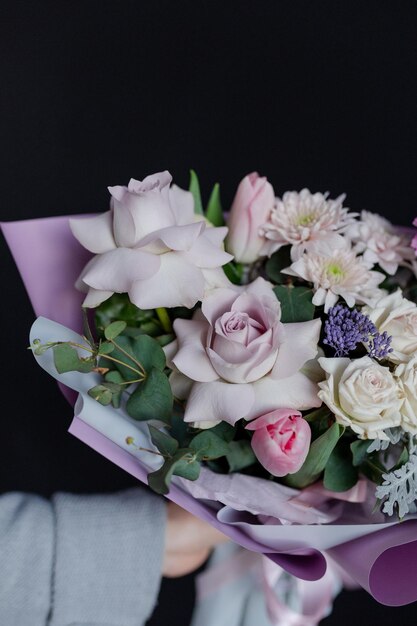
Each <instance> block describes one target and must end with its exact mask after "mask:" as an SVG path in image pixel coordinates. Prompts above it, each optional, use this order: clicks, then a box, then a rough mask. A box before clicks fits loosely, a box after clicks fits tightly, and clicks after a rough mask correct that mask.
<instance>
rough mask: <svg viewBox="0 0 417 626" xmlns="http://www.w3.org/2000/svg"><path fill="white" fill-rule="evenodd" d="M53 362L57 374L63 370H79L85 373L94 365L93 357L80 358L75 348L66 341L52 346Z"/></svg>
mask: <svg viewBox="0 0 417 626" xmlns="http://www.w3.org/2000/svg"><path fill="white" fill-rule="evenodd" d="M53 353H54V363H55V367H56V369H57V372H58V373H59V374H65V372H81V373H83V374H86V373H88V372H91V371H92V370H93V368H94V367H95V364H96V360H95V358H93V357H87V358H81V357H80V356H79V354H78V352H77V350H76V349H75V348H73V347H72V346H70V345H69V344H67V343H59V344H58V345H55V346H54V347H53Z"/></svg>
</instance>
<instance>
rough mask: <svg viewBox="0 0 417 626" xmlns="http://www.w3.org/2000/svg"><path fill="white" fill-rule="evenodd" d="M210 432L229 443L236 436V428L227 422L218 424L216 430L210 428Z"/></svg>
mask: <svg viewBox="0 0 417 626" xmlns="http://www.w3.org/2000/svg"><path fill="white" fill-rule="evenodd" d="M210 432H211V433H214V434H215V435H217V436H218V437H220V438H221V439H224V441H227V443H229V441H232V440H233V438H234V436H235V434H236V426H231V425H230V424H228V423H227V422H220V424H217V426H215V427H214V428H210Z"/></svg>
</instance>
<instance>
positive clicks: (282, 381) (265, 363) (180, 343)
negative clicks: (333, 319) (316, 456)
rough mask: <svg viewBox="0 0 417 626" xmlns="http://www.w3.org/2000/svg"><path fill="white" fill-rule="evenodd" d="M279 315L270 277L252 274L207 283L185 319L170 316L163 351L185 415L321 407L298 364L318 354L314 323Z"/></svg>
mask: <svg viewBox="0 0 417 626" xmlns="http://www.w3.org/2000/svg"><path fill="white" fill-rule="evenodd" d="M280 318H281V306H280V303H279V302H278V300H277V298H276V296H275V294H274V292H273V290H272V287H271V285H270V283H268V282H266V281H265V280H264V279H263V278H258V279H257V280H256V281H255V282H253V283H252V284H250V285H247V286H246V287H245V288H241V287H240V288H238V287H232V288H219V289H214V290H212V291H211V292H210V293H208V294H206V296H205V297H204V299H203V302H202V308H201V311H198V312H197V313H196V315H195V316H194V318H193V319H192V320H185V319H177V320H175V322H174V330H175V333H176V335H177V339H176V344H175V346H174V348H173V347H172V346H170V347H167V349H166V354H167V356H168V360H169V362H170V364H172V366H173V368H174V375H173V377H172V380H171V386H172V387H173V392H174V394H175V395H176V396H177V397H183V398H184V397H186V396H188V402H187V406H186V410H185V416H184V419H185V421H186V422H200V423H202V422H205V421H209V422H213V421H216V420H224V421H227V422H229V423H231V424H234V423H235V422H236V421H237V420H239V419H241V418H243V417H245V418H246V419H253V418H254V417H256V416H258V415H260V414H262V413H266V412H268V411H271V410H273V409H276V408H281V407H287V406H292V407H294V409H299V410H301V409H307V408H311V407H313V406H320V401H318V399H317V391H318V387H317V385H316V383H315V382H313V381H312V380H311V379H310V378H309V377H308V376H307V375H306V374H304V373H302V372H301V371H300V370H301V368H303V366H304V365H305V364H306V362H307V361H310V360H311V359H313V358H314V357H315V356H316V354H317V343H318V339H319V334H320V327H321V322H320V320H319V319H316V320H311V321H309V322H300V323H294V324H282V323H281V321H280ZM202 427H204V425H203V426H202Z"/></svg>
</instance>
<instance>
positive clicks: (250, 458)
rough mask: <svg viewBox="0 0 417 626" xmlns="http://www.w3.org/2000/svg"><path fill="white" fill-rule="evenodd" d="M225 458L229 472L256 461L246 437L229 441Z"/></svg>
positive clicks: (238, 470) (248, 465) (237, 470)
mask: <svg viewBox="0 0 417 626" xmlns="http://www.w3.org/2000/svg"><path fill="white" fill-rule="evenodd" d="M226 459H227V462H228V464H229V469H230V471H231V472H240V471H241V470H243V469H245V468H246V467H250V466H251V465H253V464H254V463H256V456H255V453H254V451H253V450H252V447H251V445H250V441H249V440H248V439H242V440H238V441H231V442H230V443H229V450H228V452H227V455H226Z"/></svg>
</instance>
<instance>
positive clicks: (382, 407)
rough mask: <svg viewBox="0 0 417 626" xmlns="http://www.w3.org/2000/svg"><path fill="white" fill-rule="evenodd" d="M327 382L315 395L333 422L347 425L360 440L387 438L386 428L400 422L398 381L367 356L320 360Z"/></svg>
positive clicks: (387, 370) (322, 383)
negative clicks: (328, 412) (329, 412)
mask: <svg viewBox="0 0 417 626" xmlns="http://www.w3.org/2000/svg"><path fill="white" fill-rule="evenodd" d="M319 363H320V365H321V367H322V368H323V369H324V371H325V372H326V380H325V381H323V382H321V383H319V387H320V391H319V393H318V396H319V398H320V399H321V400H323V402H324V403H325V404H326V405H327V406H328V407H329V409H330V410H331V411H332V412H333V413H334V415H335V417H336V421H337V422H338V423H339V424H341V425H342V426H349V427H350V428H351V429H352V430H353V431H354V432H355V433H356V434H357V435H358V436H359V438H360V439H377V438H378V439H388V437H387V435H386V434H385V433H384V430H385V429H386V428H393V427H395V426H399V425H400V423H401V419H402V417H401V413H400V409H401V405H402V402H403V399H402V398H401V394H400V389H399V386H398V385H397V381H396V379H395V378H394V376H393V375H392V374H391V372H390V371H389V369H388V368H387V367H383V366H382V365H380V364H379V363H376V362H375V361H373V360H372V359H370V358H369V357H367V356H364V357H362V358H361V359H354V360H351V359H348V358H334V359H326V358H321V359H319Z"/></svg>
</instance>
